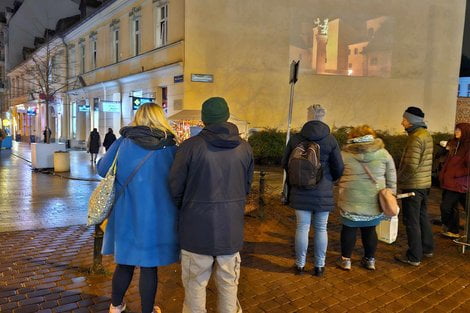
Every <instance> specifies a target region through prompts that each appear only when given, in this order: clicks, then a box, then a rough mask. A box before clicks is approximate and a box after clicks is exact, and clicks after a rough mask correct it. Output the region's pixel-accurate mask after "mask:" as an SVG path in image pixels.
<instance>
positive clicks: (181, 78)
mask: <svg viewBox="0 0 470 313" xmlns="http://www.w3.org/2000/svg"><path fill="white" fill-rule="evenodd" d="M183 81H184V76H183V75H178V76H173V82H174V83H175V84H176V83H182V82H183Z"/></svg>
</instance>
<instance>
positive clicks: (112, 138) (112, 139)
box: [103, 128, 116, 151]
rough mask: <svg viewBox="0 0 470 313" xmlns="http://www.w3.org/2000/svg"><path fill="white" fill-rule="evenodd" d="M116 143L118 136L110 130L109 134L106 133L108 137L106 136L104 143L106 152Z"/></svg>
mask: <svg viewBox="0 0 470 313" xmlns="http://www.w3.org/2000/svg"><path fill="white" fill-rule="evenodd" d="M115 141H116V135H115V134H114V133H113V129H112V128H108V132H107V133H106V136H104V141H103V147H104V148H105V149H106V151H108V150H109V147H111V145H112V144H113V142H115Z"/></svg>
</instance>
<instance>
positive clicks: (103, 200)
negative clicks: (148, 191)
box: [87, 150, 155, 226]
mask: <svg viewBox="0 0 470 313" xmlns="http://www.w3.org/2000/svg"><path fill="white" fill-rule="evenodd" d="M153 152H155V150H153V151H150V152H149V153H148V154H147V155H146V156H145V157H144V158H143V159H142V160H141V161H140V163H139V164H138V165H137V166H136V168H135V169H134V171H132V173H131V174H130V175H129V177H128V178H127V180H126V182H125V183H124V185H123V186H122V188H121V190H120V191H119V193H118V194H117V195H116V191H115V182H116V160H117V157H118V154H119V151H118V152H117V153H116V156H115V157H114V160H113V163H112V164H111V167H110V168H109V170H108V173H106V176H105V177H104V178H103V179H102V180H101V181H100V182H99V184H98V186H96V188H95V190H93V192H92V194H91V196H90V200H89V201H88V223H87V225H88V226H90V225H97V224H101V223H102V222H103V221H104V220H105V219H106V218H107V217H108V216H109V214H111V210H112V208H113V205H114V203H115V201H116V200H117V199H118V198H119V196H120V195H121V194H122V193H123V192H124V189H125V188H126V186H127V185H128V184H129V183H130V181H131V180H132V178H133V177H134V175H135V174H136V173H137V171H138V170H139V169H140V167H141V166H142V165H143V164H144V162H145V161H146V160H147V159H148V158H149V157H150V156H151V155H152V154H153Z"/></svg>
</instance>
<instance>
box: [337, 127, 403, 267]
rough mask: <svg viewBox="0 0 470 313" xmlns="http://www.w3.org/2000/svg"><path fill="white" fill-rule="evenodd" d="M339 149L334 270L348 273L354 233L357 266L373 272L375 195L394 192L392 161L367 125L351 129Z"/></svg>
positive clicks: (378, 214)
mask: <svg viewBox="0 0 470 313" xmlns="http://www.w3.org/2000/svg"><path fill="white" fill-rule="evenodd" d="M348 138H349V139H348V141H347V144H346V145H345V146H343V149H342V153H341V154H342V156H343V161H344V173H343V176H342V177H341V179H340V181H339V199H338V207H339V209H340V214H341V221H342V224H343V226H342V229H341V257H340V258H339V259H338V261H337V265H338V267H340V268H341V269H343V270H348V271H349V270H351V255H352V252H353V249H354V246H355V243H356V233H357V230H358V229H360V231H361V238H362V245H363V247H364V257H363V258H362V260H361V265H362V266H363V267H365V268H366V269H368V270H375V251H376V249H377V233H376V232H375V227H376V226H377V225H378V224H379V223H380V221H381V220H382V218H383V216H384V215H383V213H382V212H381V210H380V206H379V199H378V193H379V190H380V189H383V188H385V187H386V188H390V189H392V191H393V192H394V193H396V189H397V173H396V170H395V163H394V162H393V158H392V156H391V155H390V153H388V151H387V150H385V148H384V143H383V141H382V139H380V138H376V133H375V131H374V130H373V129H372V128H370V127H369V126H367V125H363V126H359V127H356V128H353V129H352V130H351V131H350V132H349V134H348Z"/></svg>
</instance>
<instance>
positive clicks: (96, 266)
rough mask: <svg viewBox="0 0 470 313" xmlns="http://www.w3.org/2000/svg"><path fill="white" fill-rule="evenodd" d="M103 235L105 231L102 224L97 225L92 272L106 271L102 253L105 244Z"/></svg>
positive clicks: (100, 272) (101, 272)
mask: <svg viewBox="0 0 470 313" xmlns="http://www.w3.org/2000/svg"><path fill="white" fill-rule="evenodd" d="M103 235H104V232H103V230H101V225H100V224H98V225H95V234H94V242H93V266H92V267H91V269H90V272H91V273H93V274H103V273H105V270H104V267H103V262H102V255H101V247H102V246H103Z"/></svg>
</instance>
